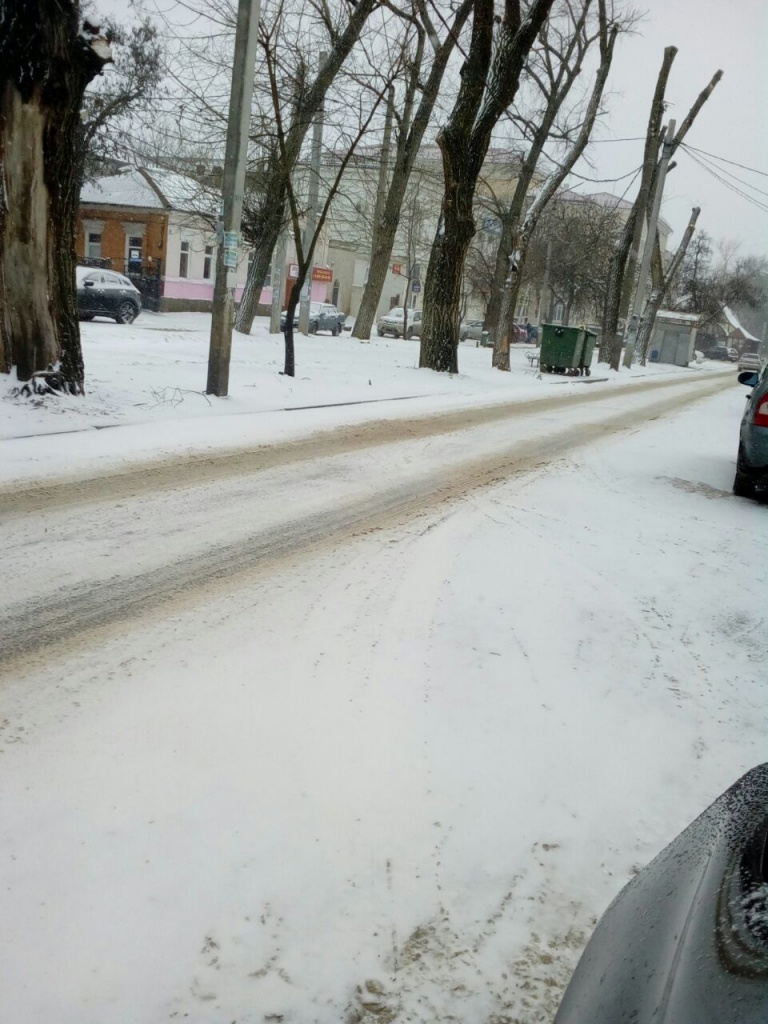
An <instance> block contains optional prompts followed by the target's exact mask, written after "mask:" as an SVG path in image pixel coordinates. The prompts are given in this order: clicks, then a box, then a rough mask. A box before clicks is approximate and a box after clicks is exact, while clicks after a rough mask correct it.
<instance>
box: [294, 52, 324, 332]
mask: <svg viewBox="0 0 768 1024" xmlns="http://www.w3.org/2000/svg"><path fill="white" fill-rule="evenodd" d="M327 57H328V54H327V53H321V54H320V67H322V66H323V64H325V61H326V58H327ZM324 116H325V115H324V107H323V105H322V104H321V105H320V108H319V109H318V111H317V115H316V117H315V120H314V123H313V125H312V155H311V157H310V164H309V196H308V202H307V218H306V222H305V226H304V238H303V240H302V245H303V248H304V259H306V258H307V252H308V251H309V247H310V245H311V244H312V239H313V238H314V235H315V230H316V229H317V207H318V203H319V199H320V163H321V159H322V155H323V120H324ZM311 297H312V267H311V266H310V267H308V268H307V276H306V280H305V281H304V285H303V287H302V289H301V299H300V300H299V334H303V335H305V336H306V335H307V334H309V304H310V301H311Z"/></svg>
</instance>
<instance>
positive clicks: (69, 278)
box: [0, 0, 111, 394]
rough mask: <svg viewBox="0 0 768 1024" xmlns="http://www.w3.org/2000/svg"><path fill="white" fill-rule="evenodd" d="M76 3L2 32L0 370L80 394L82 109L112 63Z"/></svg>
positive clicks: (56, 5)
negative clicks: (88, 90) (83, 24)
mask: <svg viewBox="0 0 768 1024" xmlns="http://www.w3.org/2000/svg"><path fill="white" fill-rule="evenodd" d="M79 29H80V6H79V3H77V2H76V0H69V2H66V0H64V2H61V0H38V2H37V3H28V4H24V5H20V6H19V10H18V12H17V13H15V14H14V16H13V17H12V18H11V20H10V23H9V24H6V25H4V26H2V35H1V36H0V69H2V70H0V371H2V372H5V373H8V372H10V371H11V369H12V368H13V367H15V368H16V373H17V376H18V378H19V380H21V381H29V380H30V379H32V378H34V377H35V375H37V374H44V373H45V372H46V371H48V370H49V369H50V370H52V371H53V374H52V375H51V376H49V377H48V378H47V381H46V382H45V383H43V384H42V386H41V388H40V389H41V390H44V389H46V388H47V387H48V386H53V387H56V388H57V389H63V390H68V391H71V392H72V393H75V394H77V393H81V392H82V390H83V381H84V372H83V359H82V352H81V347H80V329H79V323H78V316H77V295H76V290H75V269H74V268H75V253H74V242H75V229H76V220H77V209H78V201H79V191H80V180H81V168H82V164H83V149H82V145H81V141H82V138H81V136H82V126H81V123H80V109H81V105H82V100H83V94H84V92H85V87H86V86H87V84H88V82H89V81H90V80H91V79H92V78H93V77H94V76H95V75H97V74H98V73H99V71H100V70H101V68H102V67H103V66H104V64H105V63H107V62H108V61H109V60H110V59H111V57H110V53H109V46H108V41H107V40H106V39H105V38H104V37H102V36H100V35H99V34H98V29H97V28H95V27H94V26H88V27H87V30H86V31H84V32H82V33H80V32H79Z"/></svg>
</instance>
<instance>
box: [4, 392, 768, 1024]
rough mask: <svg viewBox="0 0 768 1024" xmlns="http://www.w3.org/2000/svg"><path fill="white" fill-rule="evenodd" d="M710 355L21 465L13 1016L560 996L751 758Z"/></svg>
mask: <svg viewBox="0 0 768 1024" xmlns="http://www.w3.org/2000/svg"><path fill="white" fill-rule="evenodd" d="M724 384H725V378H719V377H715V378H710V379H707V380H705V381H701V382H694V383H691V382H690V381H687V382H685V383H683V384H675V385H672V384H670V385H668V386H666V387H664V388H662V389H661V390H659V389H658V387H657V389H651V390H636V391H634V392H633V393H631V394H627V393H626V390H625V391H624V392H623V393H622V394H613V395H606V396H603V397H601V398H600V399H594V400H592V399H590V400H585V401H581V402H580V403H578V404H575V403H573V404H572V402H571V400H570V399H563V402H562V405H561V404H560V403H559V402H558V400H557V399H549V398H548V399H547V400H546V404H544V403H540V406H539V408H537V409H530V410H526V412H525V414H524V415H520V414H518V415H515V416H511V417H499V418H497V419H492V418H487V419H485V420H482V421H478V422H476V423H474V424H472V425H469V426H468V425H467V424H461V425H454V427H453V428H452V429H449V430H448V431H447V432H445V431H443V430H429V429H423V428H422V429H421V431H420V432H419V433H418V436H413V435H409V434H408V433H407V432H406V433H401V434H399V435H397V436H395V435H394V434H393V435H392V436H390V437H385V438H382V437H381V436H378V437H377V443H375V444H374V443H372V442H371V438H370V437H368V438H367V440H366V435H365V432H363V433H362V434H358V442H359V443H358V442H355V441H354V436H355V430H356V429H358V428H349V432H348V433H345V434H343V435H339V436H337V438H336V441H335V442H334V441H331V440H329V439H326V441H325V442H324V443H326V444H328V445H329V447H328V448H327V449H325V450H322V449H320V448H315V450H309V449H308V450H307V451H306V452H305V453H304V454H303V455H302V454H299V455H297V454H296V452H297V449H298V450H300V449H301V444H300V443H299V444H297V445H296V446H295V447H293V448H292V449H286V458H285V461H284V462H283V461H281V460H280V458H274V457H273V456H274V453H273V455H272V456H269V457H267V456H266V455H265V454H264V452H263V451H261V452H258V451H257V452H255V453H251V454H250V455H243V456H242V459H243V460H245V461H244V463H241V464H238V463H237V461H236V459H237V457H236V456H233V455H232V453H229V455H228V459H229V460H230V461H229V462H228V463H227V468H226V469H223V468H222V467H223V462H222V461H221V460H217V459H216V458H211V459H210V460H209V462H208V465H209V467H211V468H210V469H209V470H208V471H206V470H205V469H204V468H201V465H200V464H198V465H197V468H193V469H192V470H191V472H190V474H189V476H188V477H187V478H186V479H185V478H184V476H183V467H182V471H181V473H179V472H178V471H175V476H173V475H172V474H173V473H174V471H173V470H172V469H171V468H170V467H166V469H165V470H158V473H159V475H158V476H157V477H154V478H150V477H147V478H146V480H144V482H142V481H141V480H137V479H136V478H135V477H134V480H133V486H132V485H131V483H130V481H129V480H128V477H126V476H122V477H120V476H117V477H115V478H114V479H113V481H112V483H111V484H110V483H106V484H105V483H104V482H103V481H98V482H94V483H92V484H91V483H84V484H82V485H80V486H79V487H78V486H75V485H73V484H72V482H70V483H66V484H62V485H61V487H60V488H59V489H57V488H56V487H54V488H52V489H49V490H46V491H34V490H27V491H23V492H22V493H21V494H17V495H16V496H15V497H14V496H12V495H11V494H10V492H8V493H4V494H3V496H2V497H3V505H2V516H3V531H4V539H5V542H6V545H7V547H6V559H5V566H6V580H13V586H12V589H11V590H10V591H9V592H8V593H7V596H6V599H5V601H4V605H3V627H2V628H3V633H2V655H3V663H2V677H1V681H0V751H2V753H0V856H2V863H3V871H2V879H3V885H2V888H1V891H0V917H1V918H2V920H3V925H4V926H3V929H2V934H0V1017H2V1020H3V1022H8V1024H38V1022H40V1024H42V1022H46V1024H47V1022H49V1021H51V1020H56V1021H57V1022H61V1024H103V1022H104V1021H110V1022H112V1021H126V1022H128V1021H130V1022H131V1024H155V1022H158V1021H162V1020H181V1019H186V1020H189V1021H192V1022H195V1024H198V1022H199V1024H208V1022H211V1024H214V1022H216V1024H219V1022H221V1021H227V1022H228V1021H237V1022H238V1024H251V1022H253V1024H256V1022H263V1021H269V1020H272V1021H277V1020H282V1021H284V1022H285V1024H293V1022H296V1024H298V1022H302V1024H305V1022H311V1021H315V1022H318V1024H331V1022H333V1024H338V1022H339V1021H349V1022H350V1024H363V1022H365V1024H368V1022H369V1021H370V1022H373V1021H377V1022H379V1024H380V1022H382V1021H397V1022H406V1021H409V1022H419V1024H422V1022H423V1024H427V1022H430V1024H433V1022H437V1021H449V1020H452V1019H453V1020H457V1021H463V1022H469V1021H472V1022H480V1024H491V1022H494V1024H498V1022H501V1021H520V1022H523V1024H534V1022H538V1021H549V1020H551V1017H552V1014H553V1009H554V1006H555V1005H556V1003H557V999H558V998H559V993H560V991H561V989H562V986H563V984H564V983H565V981H566V980H567V977H568V974H569V971H570V969H571V968H572V965H573V964H574V963H575V960H576V958H577V956H578V953H579V951H580V949H581V947H582V945H583V942H584V940H585V936H586V934H587V933H588V931H589V928H590V927H591V923H592V921H593V919H594V916H595V915H597V914H599V913H600V912H601V911H602V909H603V908H604V907H605V905H606V904H607V902H608V901H609V900H610V898H612V896H613V895H614V894H615V892H616V891H617V890H618V888H619V887H620V886H621V884H622V883H623V882H624V881H625V880H626V878H627V877H628V876H629V874H630V872H631V871H632V870H633V869H634V867H635V866H636V865H640V864H642V863H644V862H646V861H647V860H648V859H649V858H650V857H651V856H652V855H653V853H654V852H656V851H657V850H658V849H659V848H660V847H661V846H662V845H663V844H664V843H665V842H666V841H668V840H669V839H670V838H671V837H672V836H673V835H674V834H675V833H676V832H677V831H679V829H680V828H681V827H682V826H683V825H685V824H686V823H687V821H688V820H690V819H691V818H692V817H694V816H695V814H697V813H698V812H699V811H700V810H701V809H702V808H703V806H704V805H705V804H706V803H708V802H709V801H710V800H711V799H713V798H714V797H715V796H716V795H717V794H718V793H719V792H720V791H721V790H722V789H724V788H725V787H726V786H727V785H729V784H730V783H731V782H732V781H733V780H734V779H735V778H736V777H737V776H738V775H739V774H740V773H741V772H742V771H744V770H746V769H747V768H749V767H751V766H752V765H753V764H755V763H757V762H759V761H760V760H764V759H765V738H766V725H767V724H768V701H766V699H765V686H766V677H767V675H768V673H767V672H766V655H765V644H764V635H765V593H766V582H767V580H766V575H767V573H766V568H765V566H766V564H768V563H767V560H766V558H765V553H766V548H768V531H766V529H765V521H766V520H765V509H764V508H761V507H759V506H757V505H754V504H752V503H749V502H745V501H741V500H739V499H735V498H734V497H733V496H732V495H731V494H730V490H729V489H730V483H731V479H732V472H733V450H734V447H735V439H736V431H737V424H738V419H739V416H740V414H741V409H742V407H743V392H741V391H739V390H737V389H736V388H734V387H731V386H725V387H724ZM586 390H590V391H591V389H586ZM649 418H656V422H653V423H651V424H648V423H647V422H646V421H647V420H648V419H649ZM564 423H565V424H567V430H564V429H563V428H564ZM401 424H402V421H401ZM460 426H461V427H463V429H459V427H460ZM390 427H391V429H393V430H395V432H396V429H399V430H402V429H403V428H402V426H400V427H397V428H395V427H394V425H390ZM384 429H385V428H384V427H381V426H379V427H378V428H376V427H374V428H373V429H372V432H373V434H374V435H376V433H377V430H378V431H379V432H380V431H382V430H384ZM361 438H362V440H360V439H361ZM382 442H383V443H382ZM312 443H313V444H316V442H312ZM334 443H335V444H336V446H337V447H336V448H334ZM310 448H311V445H310ZM260 459H261V460H262V461H259V460H260ZM156 468H157V467H156ZM163 472H167V474H169V475H168V476H166V477H165V478H163V476H162V473H163ZM129 476H130V474H129ZM126 481H128V482H126ZM68 488H69V489H68ZM100 488H101V490H100ZM44 531H48V532H47V534H46V533H45V532H44ZM118 555H119V557H118ZM358 987H359V988H358ZM376 1007H378V1009H376ZM374 1010H376V1012H374Z"/></svg>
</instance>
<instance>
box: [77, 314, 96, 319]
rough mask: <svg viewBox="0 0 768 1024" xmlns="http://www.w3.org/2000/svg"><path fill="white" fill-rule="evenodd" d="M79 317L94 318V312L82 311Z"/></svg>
mask: <svg viewBox="0 0 768 1024" xmlns="http://www.w3.org/2000/svg"><path fill="white" fill-rule="evenodd" d="M78 319H80V320H93V313H81V314H80V316H79V318H78Z"/></svg>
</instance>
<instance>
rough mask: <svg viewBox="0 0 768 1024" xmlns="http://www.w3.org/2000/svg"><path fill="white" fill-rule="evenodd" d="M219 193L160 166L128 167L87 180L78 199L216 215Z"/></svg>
mask: <svg viewBox="0 0 768 1024" xmlns="http://www.w3.org/2000/svg"><path fill="white" fill-rule="evenodd" d="M219 201H220V193H218V192H217V191H216V190H215V189H211V188H207V187H205V186H203V185H201V184H200V183H199V182H197V181H195V179H194V178H189V177H187V175H185V174H177V173H176V172H175V171H166V170H163V169H162V168H159V167H151V168H147V167H130V168H128V169H127V170H125V171H121V172H120V173H119V174H109V175H106V176H104V177H102V178H96V179H95V180H94V181H89V182H86V183H85V185H83V187H82V189H81V190H80V202H81V203H88V204H90V205H92V206H126V207H127V206H130V207H136V206H138V207H140V208H141V209H145V210H178V211H180V212H182V213H200V214H207V215H209V216H210V215H215V213H216V209H217V206H218V203H219Z"/></svg>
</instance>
